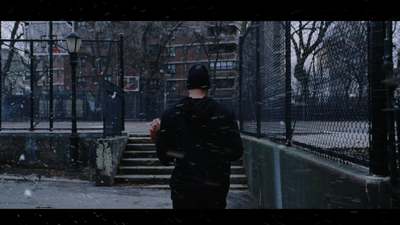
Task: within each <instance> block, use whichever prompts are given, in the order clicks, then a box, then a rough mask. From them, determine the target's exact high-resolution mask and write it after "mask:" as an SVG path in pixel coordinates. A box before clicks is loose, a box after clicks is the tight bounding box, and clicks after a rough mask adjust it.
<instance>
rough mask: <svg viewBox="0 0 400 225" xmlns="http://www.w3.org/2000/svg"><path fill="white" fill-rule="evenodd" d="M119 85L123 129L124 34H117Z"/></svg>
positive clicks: (123, 125) (123, 128)
mask: <svg viewBox="0 0 400 225" xmlns="http://www.w3.org/2000/svg"><path fill="white" fill-rule="evenodd" d="M119 75H120V77H119V86H120V88H121V94H122V97H121V126H122V127H121V128H122V130H125V91H124V75H125V74H124V35H123V34H120V35H119Z"/></svg>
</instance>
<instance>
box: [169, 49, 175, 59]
mask: <svg viewBox="0 0 400 225" xmlns="http://www.w3.org/2000/svg"><path fill="white" fill-rule="evenodd" d="M168 56H170V57H175V56H176V51H175V48H174V47H170V48H168Z"/></svg>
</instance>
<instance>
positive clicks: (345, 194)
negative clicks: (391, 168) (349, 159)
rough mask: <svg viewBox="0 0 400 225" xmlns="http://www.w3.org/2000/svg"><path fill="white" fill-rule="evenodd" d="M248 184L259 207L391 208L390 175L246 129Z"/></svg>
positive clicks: (245, 159) (245, 157)
mask: <svg viewBox="0 0 400 225" xmlns="http://www.w3.org/2000/svg"><path fill="white" fill-rule="evenodd" d="M242 140H243V145H244V148H245V153H244V166H245V168H246V173H247V176H248V184H249V190H250V192H251V193H252V194H253V196H254V197H255V198H256V199H257V201H258V206H259V207H260V208H391V200H390V199H391V185H390V181H389V178H388V177H376V176H371V175H369V173H368V169H367V168H365V167H360V166H356V165H345V164H341V163H338V162H335V161H331V160H328V159H324V158H322V157H319V156H317V155H314V154H311V153H308V152H306V151H304V150H300V149H296V148H293V147H287V146H284V145H279V144H276V143H273V142H270V141H268V140H265V139H257V138H254V137H250V136H247V135H242Z"/></svg>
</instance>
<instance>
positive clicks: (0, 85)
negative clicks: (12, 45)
mask: <svg viewBox="0 0 400 225" xmlns="http://www.w3.org/2000/svg"><path fill="white" fill-rule="evenodd" d="M0 23H1V22H0ZM0 28H1V24H0ZM2 46H3V41H2V40H1V32H0V131H1V128H2V118H3V116H2V111H3V64H2V61H3V59H2V54H1V49H2V48H1V47H2Z"/></svg>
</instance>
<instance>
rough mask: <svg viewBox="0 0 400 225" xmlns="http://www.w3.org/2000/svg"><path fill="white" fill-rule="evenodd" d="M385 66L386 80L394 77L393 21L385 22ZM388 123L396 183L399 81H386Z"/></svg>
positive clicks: (394, 180)
mask: <svg viewBox="0 0 400 225" xmlns="http://www.w3.org/2000/svg"><path fill="white" fill-rule="evenodd" d="M384 68H385V75H386V77H385V78H386V80H392V79H393V31H392V21H386V22H385V42H384ZM386 84H387V86H386V109H387V110H386V117H385V118H386V123H387V129H388V139H387V141H388V143H387V153H388V156H389V160H390V175H391V178H392V179H391V181H392V184H396V179H397V163H396V147H395V127H394V123H395V122H394V121H395V111H394V110H395V109H394V108H393V94H394V90H395V88H396V87H397V86H398V83H388V82H386Z"/></svg>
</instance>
